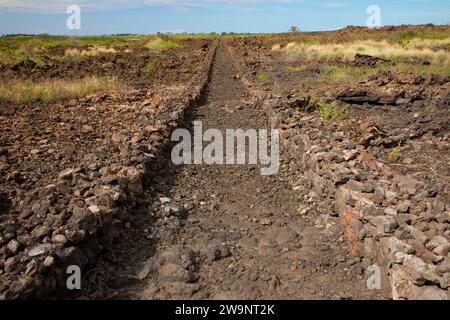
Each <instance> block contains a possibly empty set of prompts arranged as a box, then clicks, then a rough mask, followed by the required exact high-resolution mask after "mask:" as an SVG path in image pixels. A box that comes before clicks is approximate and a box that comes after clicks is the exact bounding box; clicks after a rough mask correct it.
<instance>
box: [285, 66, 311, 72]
mask: <svg viewBox="0 0 450 320" xmlns="http://www.w3.org/2000/svg"><path fill="white" fill-rule="evenodd" d="M306 68H307V66H306V65H303V66H298V67H288V68H287V69H288V71H289V72H302V71H304V70H305V69H306Z"/></svg>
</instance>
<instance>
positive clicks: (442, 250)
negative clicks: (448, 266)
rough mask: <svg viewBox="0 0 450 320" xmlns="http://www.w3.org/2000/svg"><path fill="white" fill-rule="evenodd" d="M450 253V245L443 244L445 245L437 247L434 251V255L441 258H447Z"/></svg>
mask: <svg viewBox="0 0 450 320" xmlns="http://www.w3.org/2000/svg"><path fill="white" fill-rule="evenodd" d="M449 252H450V243H443V244H440V245H437V246H436V247H435V248H434V249H433V253H434V254H437V255H438V256H441V257H446V256H447V255H448V253H449Z"/></svg>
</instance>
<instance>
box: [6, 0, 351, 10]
mask: <svg viewBox="0 0 450 320" xmlns="http://www.w3.org/2000/svg"><path fill="white" fill-rule="evenodd" d="M292 3H307V4H317V5H320V6H321V7H326V8H340V7H344V6H347V5H348V3H345V2H324V1H319V0H98V1H93V0H40V1H37V0H0V9H4V10H10V11H11V10H12V11H31V12H65V10H66V8H67V6H69V5H72V4H77V5H79V6H80V7H81V8H82V9H84V10H88V11H103V10H110V9H120V8H133V7H142V6H146V5H148V6H151V5H160V6H168V7H170V8H174V9H175V10H178V11H187V10H188V8H194V7H212V8H216V7H251V6H257V5H283V4H292Z"/></svg>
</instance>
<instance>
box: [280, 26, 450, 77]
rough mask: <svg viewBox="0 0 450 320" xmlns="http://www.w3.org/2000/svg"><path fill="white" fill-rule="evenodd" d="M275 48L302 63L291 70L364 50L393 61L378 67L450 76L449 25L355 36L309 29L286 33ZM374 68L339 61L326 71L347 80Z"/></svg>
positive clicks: (342, 58) (349, 58)
mask: <svg viewBox="0 0 450 320" xmlns="http://www.w3.org/2000/svg"><path fill="white" fill-rule="evenodd" d="M286 40H287V41H286ZM291 40H293V41H291ZM272 50H273V51H276V52H283V53H284V54H285V55H286V57H287V59H290V60H292V61H297V62H298V63H299V65H298V66H296V67H290V69H289V71H291V72H295V71H302V70H303V69H305V66H306V65H307V64H309V63H311V62H320V63H321V64H322V65H323V64H325V65H326V64H336V63H337V64H342V63H344V64H345V63H350V62H352V61H354V60H355V56H356V54H364V55H370V56H373V57H377V58H382V59H385V60H388V61H389V62H391V63H392V65H391V66H386V65H379V66H377V68H376V69H394V68H396V69H397V70H400V71H402V72H411V73H414V74H417V75H424V76H425V75H448V76H450V28H447V29H446V30H444V31H427V30H407V31H401V32H392V33H389V32H381V31H380V32H363V33H361V34H358V35H357V36H354V38H353V39H350V38H349V36H348V35H345V36H343V37H338V36H336V35H335V37H334V38H332V37H329V36H328V34H327V33H323V34H321V35H318V34H316V33H312V34H307V33H306V34H299V35H297V36H287V37H286V39H285V41H284V42H278V43H276V44H274V45H273V46H272ZM373 70H374V69H373V68H371V69H367V68H358V67H355V66H351V68H349V67H345V66H344V67H343V66H340V65H339V66H332V67H329V68H328V70H325V73H324V75H325V77H327V78H329V79H335V80H344V79H346V78H354V77H359V76H363V75H366V74H370V73H371V72H372V71H373Z"/></svg>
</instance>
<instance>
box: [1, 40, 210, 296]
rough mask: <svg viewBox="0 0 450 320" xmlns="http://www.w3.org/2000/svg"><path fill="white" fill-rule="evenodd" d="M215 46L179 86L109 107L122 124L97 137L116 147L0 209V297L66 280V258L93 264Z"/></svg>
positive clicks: (199, 93) (195, 92)
mask: <svg viewBox="0 0 450 320" xmlns="http://www.w3.org/2000/svg"><path fill="white" fill-rule="evenodd" d="M216 48H217V43H214V45H213V46H211V49H210V50H209V52H208V53H207V54H206V55H205V58H204V61H203V63H202V64H201V65H200V66H199V68H198V69H197V70H195V72H194V77H193V79H192V80H191V82H190V83H189V84H187V85H186V86H185V88H184V90H173V91H171V90H170V88H168V89H165V88H163V87H161V88H156V89H155V90H154V91H152V92H150V96H148V97H144V99H138V101H137V102H134V103H131V104H129V105H121V106H114V107H111V106H108V109H107V111H106V116H107V117H117V121H123V122H124V123H126V124H127V127H125V128H124V130H123V131H120V132H111V139H107V140H105V141H103V144H104V145H105V146H106V145H108V146H110V145H111V144H112V145H114V146H116V148H115V152H114V153H113V154H111V153H107V152H104V151H103V150H102V148H97V149H96V150H93V152H92V153H90V154H87V155H86V157H85V160H83V161H82V162H81V163H79V166H78V167H73V168H67V169H65V170H64V171H62V172H60V173H59V175H58V177H56V178H55V181H54V182H53V183H52V184H49V185H47V186H46V187H44V188H40V189H38V190H32V191H30V192H29V194H27V195H26V197H25V200H20V201H15V203H13V208H14V210H15V211H16V212H19V214H17V215H16V214H3V215H2V216H0V218H1V220H0V300H2V299H23V298H28V297H30V296H34V297H44V296H45V295H46V294H48V293H49V292H52V291H54V290H56V289H57V288H59V287H61V286H63V285H64V284H65V279H66V277H67V274H66V268H67V266H68V265H78V266H80V267H81V268H83V267H85V266H87V265H88V264H92V263H95V261H96V259H97V257H98V255H99V254H100V253H101V251H102V250H103V249H104V248H105V247H108V246H109V245H110V244H111V242H112V240H113V239H114V238H115V237H116V236H117V234H118V232H119V230H120V229H121V228H122V224H123V223H122V219H121V217H122V216H123V215H124V213H125V212H126V211H127V208H132V207H133V206H134V204H135V203H136V202H137V201H139V197H141V196H142V195H143V191H144V187H145V185H146V184H149V183H151V178H152V176H154V175H155V174H157V173H158V172H159V171H160V170H161V168H162V167H163V166H164V165H165V162H166V161H167V157H166V153H167V150H168V148H169V147H170V136H171V133H172V131H173V130H174V129H175V128H176V127H177V126H178V125H179V124H180V123H182V122H183V121H184V119H185V117H186V116H187V114H188V113H189V111H190V110H191V109H192V107H193V106H194V105H195V104H197V103H198V102H199V101H200V99H201V98H202V97H203V95H204V92H205V89H206V88H207V83H208V80H209V76H210V72H211V68H212V63H213V60H214V56H215V52H216ZM150 91H151V90H150ZM94 103H95V102H94ZM126 119H128V120H129V122H127V121H126ZM106 149H108V150H109V149H110V148H105V150H106Z"/></svg>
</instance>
